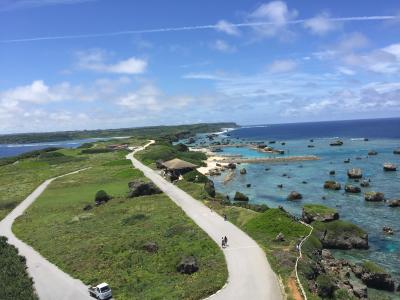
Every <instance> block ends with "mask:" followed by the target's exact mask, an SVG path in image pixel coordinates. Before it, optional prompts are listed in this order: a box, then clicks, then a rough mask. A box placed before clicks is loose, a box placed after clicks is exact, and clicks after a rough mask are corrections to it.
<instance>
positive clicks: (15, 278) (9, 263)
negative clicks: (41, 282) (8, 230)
mask: <svg viewBox="0 0 400 300" xmlns="http://www.w3.org/2000/svg"><path fill="white" fill-rule="evenodd" d="M0 283H1V295H0V299H13V300H37V299H38V297H37V296H36V294H35V292H34V289H33V281H32V279H31V278H30V277H29V275H28V273H27V272H26V263H25V257H23V256H20V255H18V250H17V248H15V247H14V246H12V245H10V244H8V243H7V238H6V237H3V236H0Z"/></svg>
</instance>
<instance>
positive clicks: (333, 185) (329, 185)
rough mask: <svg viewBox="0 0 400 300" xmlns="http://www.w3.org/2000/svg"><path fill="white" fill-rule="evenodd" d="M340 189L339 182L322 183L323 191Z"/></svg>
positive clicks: (328, 181)
mask: <svg viewBox="0 0 400 300" xmlns="http://www.w3.org/2000/svg"><path fill="white" fill-rule="evenodd" d="M341 188H342V186H341V185H340V183H339V182H337V181H333V180H327V181H325V183H324V189H328V190H334V191H338V190H340V189H341Z"/></svg>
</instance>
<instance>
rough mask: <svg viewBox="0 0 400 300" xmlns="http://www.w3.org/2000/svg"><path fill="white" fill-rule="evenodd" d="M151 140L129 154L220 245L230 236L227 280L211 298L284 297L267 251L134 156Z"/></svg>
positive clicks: (233, 299) (255, 298)
mask: <svg viewBox="0 0 400 300" xmlns="http://www.w3.org/2000/svg"><path fill="white" fill-rule="evenodd" d="M152 143H154V141H151V142H150V143H148V144H147V145H146V146H144V147H140V148H136V149H135V150H134V152H133V153H131V154H129V155H128V156H127V158H128V159H130V160H131V161H132V164H133V165H134V166H135V167H136V168H138V169H139V170H141V171H142V172H143V173H144V175H145V176H146V177H147V178H149V179H151V180H152V181H153V182H154V183H155V184H156V185H157V186H158V187H159V188H160V189H161V190H162V191H163V192H164V193H165V194H167V195H168V196H169V197H170V198H171V199H172V200H173V201H174V202H175V203H176V204H177V205H178V206H180V207H181V208H182V209H183V210H184V211H185V213H186V214H187V215H188V216H189V217H190V218H191V219H192V220H193V221H194V222H196V224H197V225H199V226H200V227H201V228H202V229H203V230H204V231H205V232H206V233H207V234H208V235H209V236H210V237H211V238H212V239H213V240H214V241H215V242H216V243H218V244H219V245H220V243H221V238H222V236H227V237H228V244H229V247H227V248H225V249H224V250H223V251H224V255H225V259H226V262H227V265H228V271H229V278H228V282H227V284H226V285H225V287H224V288H223V289H221V290H220V291H219V292H217V293H216V294H214V295H213V296H211V297H209V299H212V300H217V299H224V300H228V299H229V300H236V299H237V300H239V299H244V300H258V299H271V300H278V299H283V296H282V293H281V289H280V286H279V282H278V279H277V277H276V275H275V273H274V272H273V271H272V269H271V267H270V265H269V263H268V261H267V258H266V256H265V253H264V252H263V250H262V249H261V248H260V247H259V246H258V244H257V243H256V242H255V241H254V240H253V239H251V238H250V237H249V236H248V235H247V234H245V233H244V232H243V231H241V230H240V229H239V228H237V227H236V226H234V225H233V224H232V223H230V222H227V221H224V219H223V218H222V217H221V216H220V215H218V214H217V213H215V212H212V211H211V210H210V209H209V208H208V207H207V206H205V205H204V204H202V203H201V202H200V201H197V200H195V199H194V198H193V197H191V196H190V195H188V194H187V193H185V192H184V191H182V190H181V189H179V188H177V187H176V186H175V185H173V184H171V183H169V182H167V181H166V180H164V179H163V178H162V177H161V176H160V175H159V174H158V173H157V172H156V171H154V170H152V169H150V168H149V167H147V166H145V165H143V164H142V163H141V162H139V161H138V160H137V159H135V158H134V157H133V154H134V153H136V152H138V151H140V150H142V149H143V148H145V147H147V146H148V145H150V144H152Z"/></svg>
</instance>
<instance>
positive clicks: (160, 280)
mask: <svg viewBox="0 0 400 300" xmlns="http://www.w3.org/2000/svg"><path fill="white" fill-rule="evenodd" d="M68 151H71V150H68ZM74 151H79V150H74ZM77 155H78V154H77ZM123 155H124V154H123V153H120V154H118V153H115V152H113V153H101V154H92V155H88V161H89V162H90V165H92V168H91V169H89V170H86V171H84V172H82V173H79V174H75V175H71V176H67V177H64V178H61V179H58V180H56V181H54V182H53V183H52V184H51V185H50V186H49V188H48V189H47V190H46V191H45V192H44V193H43V194H42V196H41V197H40V198H39V199H38V200H37V201H36V202H35V203H34V204H33V205H32V206H31V207H30V208H29V209H28V210H27V212H26V214H24V216H23V217H21V218H19V219H18V220H17V222H16V223H15V224H14V226H13V230H14V232H15V233H16V235H17V236H18V237H19V238H21V239H22V240H24V241H25V242H27V243H28V244H30V245H32V246H33V247H34V248H35V249H36V250H38V251H39V252H40V253H41V254H42V255H43V256H45V257H46V258H48V259H49V260H50V261H51V262H53V263H55V264H56V265H58V266H59V267H60V268H61V269H63V270H64V271H66V272H67V273H69V274H71V275H72V276H74V277H76V278H79V279H81V280H83V282H84V283H86V284H97V283H99V282H103V281H106V282H108V283H109V284H110V285H111V287H112V289H113V291H114V294H115V297H116V299H200V298H204V297H205V296H207V295H210V294H212V293H214V292H215V291H216V290H218V289H220V288H221V287H222V286H223V285H224V284H225V282H226V279H227V270H226V266H225V261H224V257H223V254H222V252H221V251H220V249H219V247H218V246H217V245H216V244H215V243H214V242H213V241H212V240H211V239H210V238H209V237H208V236H207V235H206V234H205V233H204V232H203V231H202V230H200V229H199V228H198V227H197V226H196V225H195V224H194V223H193V222H192V221H191V220H190V219H189V218H188V217H187V216H186V215H185V214H184V213H183V211H182V210H181V209H180V208H178V207H177V206H176V205H175V204H174V203H173V202H172V201H171V200H170V199H169V198H167V197H166V196H165V195H163V194H159V195H152V196H142V197H138V198H132V199H129V198H127V197H126V195H127V192H128V182H129V181H131V180H133V179H142V180H146V178H144V177H143V174H142V173H141V172H140V171H138V170H135V169H133V168H132V167H131V166H130V165H129V164H127V163H125V162H124V161H123V159H122V158H123ZM98 190H105V191H106V192H107V193H108V194H109V195H111V196H112V197H113V199H112V200H110V201H109V202H107V203H106V204H103V205H101V206H94V201H93V199H94V195H95V194H96V192H97V191H98ZM87 204H92V205H93V209H91V210H89V211H84V210H83V208H84V207H85V206H86V205H87ZM32 232H35V234H32ZM147 242H155V243H157V245H158V252H157V253H149V252H147V251H145V250H144V248H143V246H144V244H145V243H147ZM188 255H194V256H195V257H196V258H197V260H198V264H199V271H198V272H196V273H194V274H192V275H182V274H180V273H178V272H177V271H176V265H177V264H178V262H179V261H180V260H181V258H182V257H183V256H188Z"/></svg>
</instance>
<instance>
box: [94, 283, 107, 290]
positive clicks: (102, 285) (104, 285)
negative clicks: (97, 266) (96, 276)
mask: <svg viewBox="0 0 400 300" xmlns="http://www.w3.org/2000/svg"><path fill="white" fill-rule="evenodd" d="M106 286H108V284H107V283H105V282H103V283H100V284H99V285H97V287H98V288H99V289H101V288H103V287H106Z"/></svg>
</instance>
